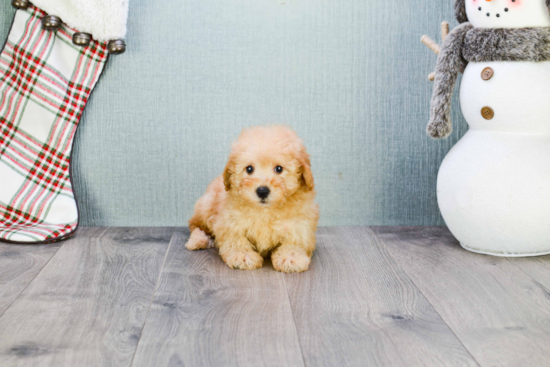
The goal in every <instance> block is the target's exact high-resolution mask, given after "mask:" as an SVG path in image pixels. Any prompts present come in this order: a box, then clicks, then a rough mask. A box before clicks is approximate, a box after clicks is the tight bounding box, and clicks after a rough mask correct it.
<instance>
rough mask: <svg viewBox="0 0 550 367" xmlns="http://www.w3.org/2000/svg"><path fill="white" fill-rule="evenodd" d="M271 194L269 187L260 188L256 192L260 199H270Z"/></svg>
mask: <svg viewBox="0 0 550 367" xmlns="http://www.w3.org/2000/svg"><path fill="white" fill-rule="evenodd" d="M270 192H271V191H269V187H266V186H260V187H258V189H257V190H256V194H258V197H259V198H260V199H265V198H266V197H268V196H269V193H270Z"/></svg>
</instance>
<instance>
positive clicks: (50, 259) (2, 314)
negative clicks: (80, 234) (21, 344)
mask: <svg viewBox="0 0 550 367" xmlns="http://www.w3.org/2000/svg"><path fill="white" fill-rule="evenodd" d="M63 245H65V243H63V244H62V245H61V246H59V247H58V248H57V250H55V253H54V254H53V255H52V256H51V257H50V258H49V259H48V261H46V263H45V264H44V266H43V267H42V268H41V269H40V271H38V272H37V273H36V274H35V276H34V277H33V278H32V279H31V281H30V282H28V283H27V285H26V286H25V287H23V289H21V292H19V294H18V295H17V297H15V298H14V299H13V301H12V302H11V303H10V305H9V306H8V307H7V308H6V309H5V310H4V312H2V313H1V314H0V319H1V318H2V316H4V314H5V313H6V311H8V310H9V309H10V308H11V306H13V304H14V303H15V301H17V299H18V298H19V297H20V296H21V294H23V292H24V291H25V289H27V288H28V287H29V285H30V284H31V283H32V282H33V281H34V280H35V279H36V277H37V276H38V275H39V274H40V273H42V270H44V268H46V266H48V264H49V263H50V261H52V259H53V258H54V256H55V255H56V254H57V253H58V252H59V250H60V249H61V247H63ZM29 246H32V245H29Z"/></svg>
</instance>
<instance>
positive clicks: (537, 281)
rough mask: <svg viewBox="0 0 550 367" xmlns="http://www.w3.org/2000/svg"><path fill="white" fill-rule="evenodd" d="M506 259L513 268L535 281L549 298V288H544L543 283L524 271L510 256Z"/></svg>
mask: <svg viewBox="0 0 550 367" xmlns="http://www.w3.org/2000/svg"><path fill="white" fill-rule="evenodd" d="M506 260H508V261H509V262H510V263H511V264H512V265H513V266H514V267H515V268H517V269H519V270H521V272H522V273H524V274H525V275H527V276H528V277H529V278H531V279H532V280H533V282H535V284H537V286H538V287H540V289H541V290H542V291H544V292H545V293H546V294H547V295H548V298H549V299H550V289H548V288H546V287H545V286H544V284H542V283H541V282H540V281H539V280H538V279H536V278H535V277H534V276H533V275H531V274H529V273H528V272H526V271H525V270H524V269H523V268H522V267H521V266H519V265H518V264H516V263H515V261H512V259H511V258H509V257H507V258H506Z"/></svg>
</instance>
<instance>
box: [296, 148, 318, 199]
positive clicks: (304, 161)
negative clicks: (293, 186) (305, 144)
mask: <svg viewBox="0 0 550 367" xmlns="http://www.w3.org/2000/svg"><path fill="white" fill-rule="evenodd" d="M298 160H299V161H300V165H301V166H302V180H303V181H304V184H305V185H306V187H307V188H308V190H313V188H314V187H315V182H314V181H313V173H311V163H310V161H309V154H307V152H306V151H305V149H302V150H300V152H299V153H298Z"/></svg>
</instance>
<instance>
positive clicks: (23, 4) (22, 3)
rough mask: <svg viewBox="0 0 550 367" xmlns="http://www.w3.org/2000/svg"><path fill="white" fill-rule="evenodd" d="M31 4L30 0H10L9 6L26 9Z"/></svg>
mask: <svg viewBox="0 0 550 367" xmlns="http://www.w3.org/2000/svg"><path fill="white" fill-rule="evenodd" d="M29 5H31V3H30V1H28V0H11V6H13V7H14V8H15V9H23V10H25V9H27V8H28V7H29Z"/></svg>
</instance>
